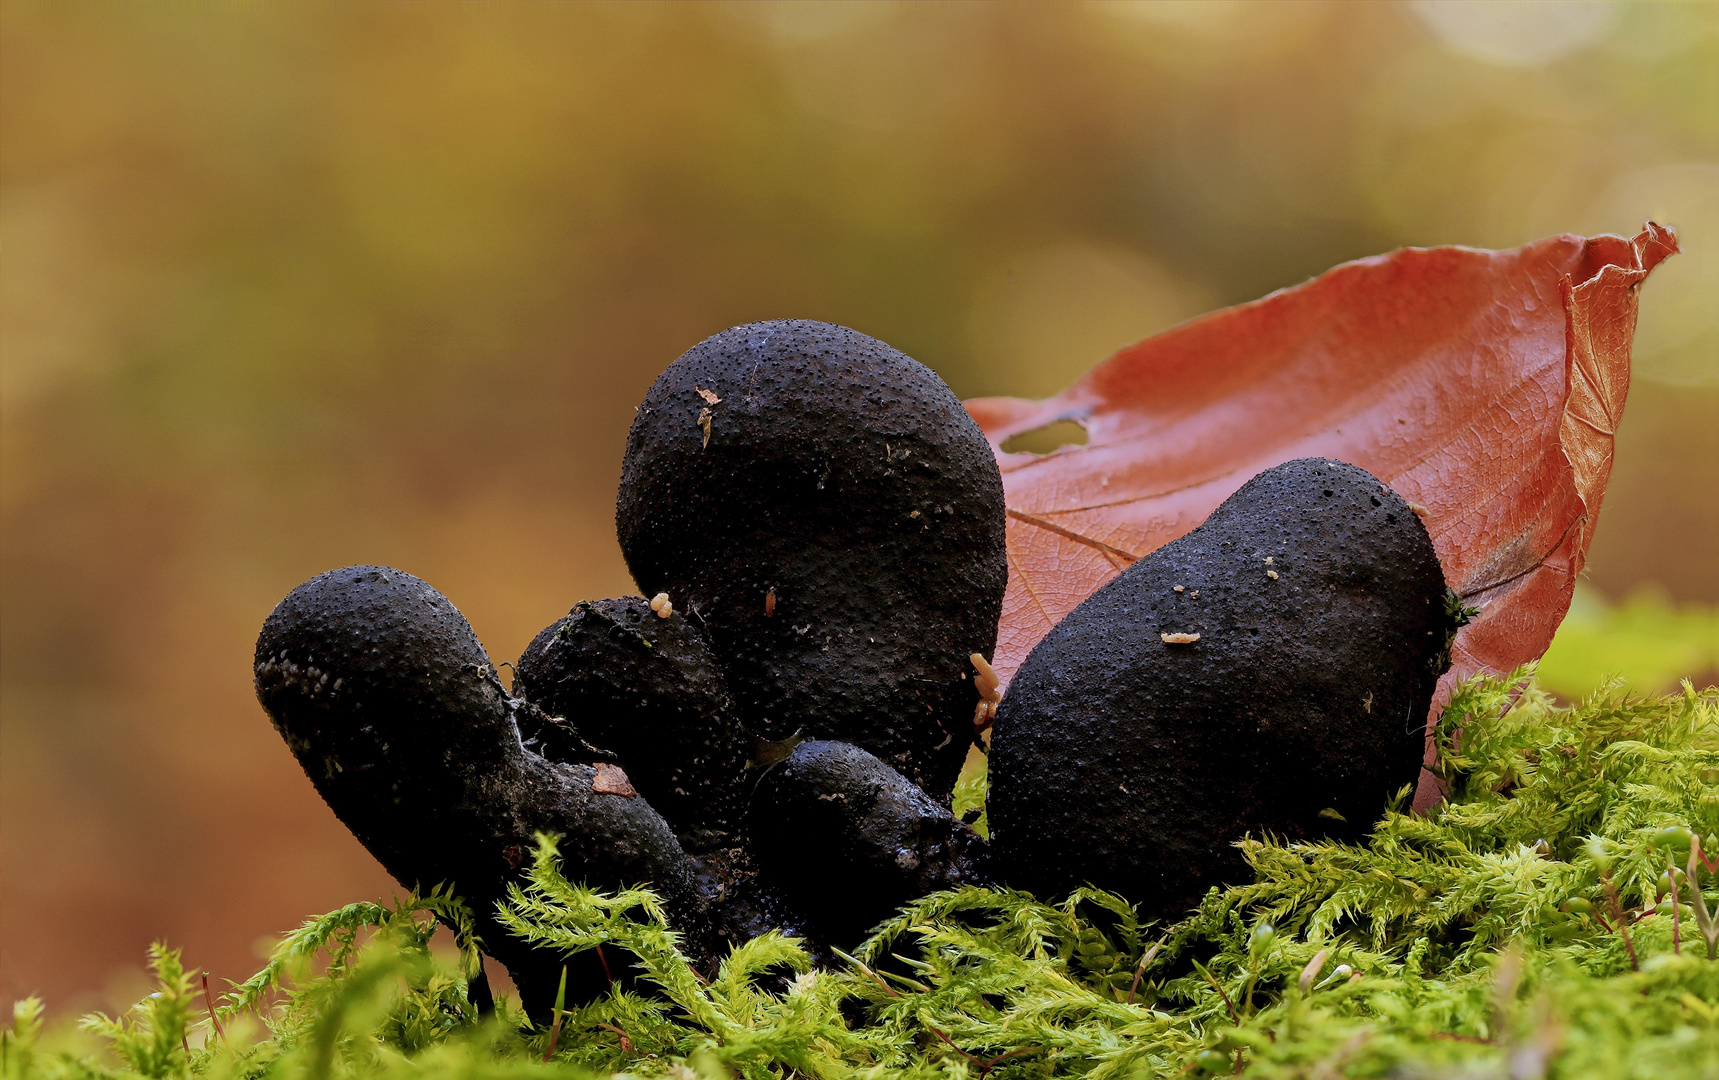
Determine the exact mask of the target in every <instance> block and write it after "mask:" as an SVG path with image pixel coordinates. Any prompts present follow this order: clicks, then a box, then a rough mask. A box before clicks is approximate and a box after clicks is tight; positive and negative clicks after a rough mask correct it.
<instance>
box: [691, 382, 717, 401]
mask: <svg viewBox="0 0 1719 1080" xmlns="http://www.w3.org/2000/svg"><path fill="white" fill-rule="evenodd" d="M693 389H694V390H697V391H698V396H699V397H701V398H703V399H704V403H705V404H706V405H720V404H722V399H721V398H719V397H717V396H716V391H714V390H704V389H700V388H699V387H696V386H695V387H693Z"/></svg>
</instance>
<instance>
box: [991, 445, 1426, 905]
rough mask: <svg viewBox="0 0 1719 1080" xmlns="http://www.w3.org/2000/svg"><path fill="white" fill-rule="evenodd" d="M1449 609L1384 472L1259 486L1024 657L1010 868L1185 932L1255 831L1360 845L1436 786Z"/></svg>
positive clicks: (1016, 695) (998, 843)
mask: <svg viewBox="0 0 1719 1080" xmlns="http://www.w3.org/2000/svg"><path fill="white" fill-rule="evenodd" d="M1178 586H1180V588H1179V589H1178ZM1445 596H1446V589H1445V582H1444V575H1443V572H1442V571H1441V570H1440V568H1439V563H1438V557H1437V555H1436V554H1434V552H1433V547H1432V541H1431V539H1430V538H1429V537H1428V536H1427V531H1426V528H1425V526H1423V525H1422V524H1421V520H1420V518H1419V517H1417V516H1416V515H1415V514H1414V512H1413V511H1412V510H1410V508H1409V506H1408V504H1407V503H1405V502H1404V501H1403V500H1402V499H1401V498H1400V497H1399V496H1398V495H1396V494H1395V493H1394V492H1392V491H1391V490H1390V489H1389V488H1387V487H1386V486H1385V485H1384V484H1382V483H1380V481H1379V480H1377V479H1376V478H1375V477H1373V476H1372V475H1371V474H1370V473H1368V472H1366V471H1365V470H1363V469H1359V468H1356V467H1355V466H1353V465H1348V464H1344V463H1342V462H1337V461H1330V460H1326V459H1322V458H1306V459H1302V460H1299V461H1291V462H1288V463H1287V464H1284V465H1280V466H1278V467H1276V468H1274V469H1268V470H1267V471H1265V472H1263V473H1261V474H1260V475H1258V476H1256V477H1255V478H1253V479H1252V480H1250V481H1249V482H1248V483H1247V484H1245V485H1244V486H1243V487H1242V488H1241V490H1239V491H1237V492H1236V493H1235V494H1234V495H1232V496H1230V498H1229V499H1228V500H1227V501H1225V502H1224V504H1223V505H1222V506H1220V507H1218V509H1217V510H1215V511H1213V513H1212V515H1211V516H1210V517H1209V518H1207V519H1206V521H1205V523H1204V524H1202V525H1201V526H1200V527H1199V528H1197V529H1195V530H1194V531H1192V532H1190V533H1188V534H1187V535H1185V536H1183V537H1181V538H1179V539H1177V540H1175V541H1172V542H1171V543H1169V544H1166V545H1164V546H1163V547H1162V548H1159V549H1158V550H1157V551H1155V552H1153V553H1152V554H1151V555H1150V556H1148V557H1147V558H1145V559H1142V560H1141V561H1139V562H1137V563H1135V564H1134V565H1133V566H1131V567H1129V568H1128V569H1127V570H1125V571H1124V572H1123V573H1122V574H1121V575H1119V576H1118V577H1117V578H1115V579H1114V580H1112V581H1111V582H1110V583H1109V584H1107V585H1105V586H1104V587H1103V588H1101V589H1099V590H1098V591H1097V592H1096V593H1094V594H1093V595H1092V596H1090V597H1088V598H1087V600H1086V601H1085V602H1084V603H1082V604H1081V605H1080V606H1079V607H1077V608H1076V609H1075V610H1074V611H1072V612H1070V613H1069V615H1068V616H1067V617H1066V618H1064V619H1063V620H1062V622H1060V623H1058V624H1057V626H1056V627H1055V629H1053V630H1052V631H1051V632H1050V634H1049V635H1047V636H1046V637H1045V639H1044V640H1043V641H1041V642H1040V643H1039V644H1038V646H1037V647H1036V648H1035V649H1034V650H1033V651H1032V653H1031V654H1030V655H1029V656H1028V657H1027V660H1026V662H1025V663H1024V664H1023V665H1022V666H1021V669H1020V671H1019V672H1018V673H1017V674H1016V675H1015V680H1014V683H1013V684H1012V685H1011V686H1010V687H1009V693H1008V695H1007V696H1006V697H1005V698H1004V699H1003V704H1002V707H1001V709H1000V710H999V712H998V715H997V721H996V727H995V729H994V731H993V734H992V750H991V792H990V805H989V820H990V824H991V830H992V834H991V835H992V840H993V844H994V846H995V849H996V851H995V862H996V865H997V866H999V867H1000V868H1003V869H1002V873H1003V875H1004V876H1005V877H1006V878H1007V880H1008V881H1009V882H1010V883H1012V884H1016V885H1019V886H1020V887H1022V888H1026V889H1030V890H1035V891H1040V892H1043V893H1045V894H1046V895H1049V894H1052V893H1055V892H1057V891H1061V890H1066V889H1068V888H1070V887H1072V886H1075V885H1079V884H1082V883H1085V882H1091V883H1093V884H1096V885H1098V886H1099V887H1101V888H1106V889H1112V890H1115V891H1117V892H1120V893H1121V894H1122V895H1124V896H1127V897H1128V898H1129V899H1130V900H1134V901H1137V902H1139V903H1141V904H1142V905H1143V906H1144V908H1145V910H1146V913H1147V914H1149V915H1153V916H1163V917H1168V916H1172V915H1174V914H1176V913H1178V912H1180V911H1183V910H1186V909H1187V908H1188V907H1190V906H1192V905H1193V904H1195V903H1196V902H1197V901H1198V900H1199V898H1200V896H1201V895H1202V894H1203V893H1204V892H1205V890H1206V889H1207V888H1208V887H1209V886H1211V885H1214V884H1219V883H1229V882H1234V881H1237V880H1239V879H1240V878H1241V876H1242V874H1243V873H1244V872H1245V866H1244V864H1243V863H1242V860H1241V856H1240V853H1239V852H1238V851H1237V850H1236V849H1235V848H1233V847H1232V846H1231V841H1233V840H1236V839H1238V838H1240V837H1241V836H1243V835H1244V834H1246V833H1249V832H1252V833H1255V834H1258V833H1260V832H1270V833H1273V834H1274V835H1278V836H1284V837H1289V838H1298V837H1308V836H1321V835H1323V836H1334V837H1338V838H1342V839H1357V838H1359V837H1361V836H1363V835H1364V834H1365V833H1366V832H1367V831H1368V830H1369V829H1370V828H1371V826H1372V823H1373V822H1374V821H1375V820H1377V819H1378V816H1379V812H1380V810H1381V809H1382V808H1383V807H1384V805H1385V804H1386V801H1387V800H1388V799H1389V798H1390V797H1391V796H1392V795H1393V794H1395V793H1396V792H1397V791H1398V790H1399V789H1401V788H1402V787H1403V786H1404V785H1407V784H1412V783H1413V782H1414V780H1415V777H1416V775H1417V772H1418V770H1419V767H1420V762H1421V755H1422V751H1423V748H1424V731H1425V721H1426V715H1427V709H1428V707H1429V706H1430V704H1431V700H1432V693H1433V689H1434V685H1435V683H1436V682H1437V680H1438V677H1439V675H1440V674H1442V673H1443V671H1444V670H1445V667H1446V666H1448V663H1449V657H1448V654H1446V653H1445V651H1444V650H1445V648H1446V645H1447V642H1448V639H1449V633H1450V631H1451V630H1452V629H1453V624H1452V620H1451V617H1450V615H1449V611H1448V608H1447V605H1446V603H1445ZM1166 634H1168V635H1171V636H1172V637H1174V636H1176V635H1190V636H1191V635H1193V634H1198V635H1199V640H1197V641H1193V642H1184V643H1173V642H1167V641H1165V640H1164V636H1165V635H1166ZM1099 822H1102V823H1104V824H1103V827H1099V826H1098V825H1097V824H1096V823H1099Z"/></svg>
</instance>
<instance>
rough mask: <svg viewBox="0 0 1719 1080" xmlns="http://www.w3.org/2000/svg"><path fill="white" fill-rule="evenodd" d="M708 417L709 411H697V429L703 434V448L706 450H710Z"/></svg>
mask: <svg viewBox="0 0 1719 1080" xmlns="http://www.w3.org/2000/svg"><path fill="white" fill-rule="evenodd" d="M710 415H711V414H710V410H709V409H700V410H698V427H699V430H701V431H703V432H704V447H705V449H707V450H708V449H709V448H710Z"/></svg>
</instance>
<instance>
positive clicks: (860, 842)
mask: <svg viewBox="0 0 1719 1080" xmlns="http://www.w3.org/2000/svg"><path fill="white" fill-rule="evenodd" d="M747 830H748V834H749V843H750V847H751V850H752V852H753V857H754V859H755V860H756V862H757V864H758V866H759V869H760V872H761V873H762V874H763V876H764V877H765V879H766V880H767V881H768V882H769V883H770V884H771V885H773V886H774V887H775V888H777V889H779V890H780V891H781V893H782V895H784V896H785V897H787V898H788V900H789V901H790V902H791V903H794V904H796V905H797V906H798V907H799V908H800V910H802V911H804V912H805V913H806V915H807V918H808V920H809V922H810V923H811V924H812V926H813V928H814V930H815V932H816V933H817V934H818V935H819V936H820V937H822V938H823V939H824V941H823V943H824V944H828V945H835V946H837V947H840V948H851V947H853V946H854V945H856V944H858V942H859V941H860V940H861V939H862V938H863V937H864V936H865V934H866V932H867V931H868V930H870V929H871V928H872V927H874V926H876V925H877V924H878V923H879V922H882V921H883V920H884V919H887V918H888V917H889V916H890V915H891V914H893V913H894V912H895V909H896V908H898V907H900V906H901V905H903V904H906V903H908V902H909V901H912V900H916V899H918V898H919V897H921V896H924V895H926V894H927V893H932V892H936V891H937V890H939V889H951V888H955V887H957V886H959V885H963V884H971V883H975V882H979V881H981V880H982V878H983V865H982V864H983V856H984V849H985V844H984V841H983V840H981V839H979V837H978V836H977V835H976V834H975V833H974V832H973V831H972V830H971V829H969V828H968V827H967V826H966V825H963V824H962V823H961V822H959V821H956V820H955V818H954V817H953V816H952V815H951V814H950V813H949V811H948V810H946V809H944V808H943V807H942V806H941V805H939V804H938V803H936V802H934V801H932V799H931V798H930V796H928V795H927V794H926V793H925V792H924V791H923V790H921V789H920V788H919V787H918V786H917V785H915V784H914V783H913V782H912V781H910V780H908V779H907V778H906V777H905V776H902V775H901V774H900V773H898V772H896V771H895V770H894V769H892V768H890V767H889V766H888V765H886V764H884V763H883V762H882V761H879V760H878V759H877V758H876V757H875V756H874V755H872V754H869V753H867V752H866V751H864V750H862V749H860V748H859V747H857V746H853V745H851V744H849V743H844V742H827V741H817V740H814V741H811V742H803V743H801V744H800V745H798V746H796V747H795V748H794V750H793V752H792V753H791V754H789V755H788V757H787V759H786V760H784V761H783V762H781V763H780V764H779V765H776V766H775V767H773V768H771V769H770V770H769V771H768V772H766V773H765V774H764V776H763V777H762V778H760V780H759V781H758V787H757V790H756V791H754V792H753V795H752V804H751V811H750V813H749V815H748V817H747Z"/></svg>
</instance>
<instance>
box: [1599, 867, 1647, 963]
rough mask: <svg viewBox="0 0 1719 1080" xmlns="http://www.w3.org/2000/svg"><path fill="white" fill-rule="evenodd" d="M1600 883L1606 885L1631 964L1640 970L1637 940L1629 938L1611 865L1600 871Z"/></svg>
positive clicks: (1607, 895)
mask: <svg viewBox="0 0 1719 1080" xmlns="http://www.w3.org/2000/svg"><path fill="white" fill-rule="evenodd" d="M1600 884H1602V885H1604V886H1605V887H1606V899H1607V900H1609V901H1610V902H1611V905H1612V918H1613V919H1615V920H1617V924H1618V937H1621V938H1623V943H1624V950H1625V951H1626V952H1628V953H1629V966H1630V967H1631V968H1633V969H1635V970H1636V971H1640V970H1641V961H1640V960H1639V959H1638V958H1637V957H1636V955H1635V942H1633V941H1631V940H1630V939H1629V927H1628V926H1626V925H1624V916H1623V904H1622V903H1620V902H1619V901H1618V887H1617V885H1616V884H1615V883H1614V882H1613V881H1612V871H1611V867H1609V866H1608V867H1606V868H1605V869H1603V870H1601V871H1600Z"/></svg>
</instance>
